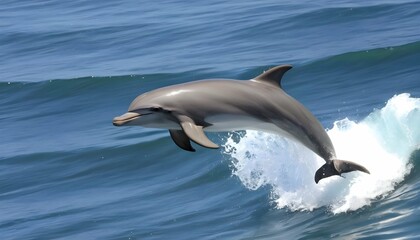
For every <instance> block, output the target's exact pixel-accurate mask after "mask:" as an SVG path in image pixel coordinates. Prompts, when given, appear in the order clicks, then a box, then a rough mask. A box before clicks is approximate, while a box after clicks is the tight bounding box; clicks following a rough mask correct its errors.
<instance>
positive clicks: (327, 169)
mask: <svg viewBox="0 0 420 240" xmlns="http://www.w3.org/2000/svg"><path fill="white" fill-rule="evenodd" d="M353 171H361V172H364V173H367V174H370V172H369V170H367V169H366V168H365V167H363V166H362V165H360V164H357V163H354V162H350V161H345V160H338V159H334V160H331V161H330V162H327V163H325V164H324V165H322V167H320V168H319V169H318V170H317V171H316V173H315V183H318V182H319V181H320V180H321V179H323V178H327V177H331V176H334V175H338V176H341V174H342V173H348V172H353Z"/></svg>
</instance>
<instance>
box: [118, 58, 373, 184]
mask: <svg viewBox="0 0 420 240" xmlns="http://www.w3.org/2000/svg"><path fill="white" fill-rule="evenodd" d="M291 68H292V66H291V65H281V66H277V67H274V68H271V69H269V70H267V71H265V72H264V73H262V74H261V75H259V76H257V77H255V78H253V79H250V80H232V79H209V80H199V81H193V82H188V83H184V84H178V85H172V86H167V87H162V88H159V89H156V90H153V91H150V92H146V93H144V94H141V95H139V96H138V97H137V98H135V99H134V101H133V102H132V103H131V105H130V106H129V108H128V112H127V113H125V114H123V115H121V116H119V117H115V118H114V120H113V124H114V125H115V126H143V127H149V128H163V129H169V134H170V136H171V137H172V139H173V141H174V142H175V144H176V145H178V146H179V147H180V148H182V149H184V150H187V151H192V152H194V151H195V149H194V148H193V147H192V145H191V141H192V142H195V143H196V144H198V145H201V146H203V147H207V148H218V147H219V146H218V145H217V144H215V143H214V142H212V141H211V140H210V139H209V138H208V137H207V136H206V135H205V133H204V132H205V131H206V132H225V131H235V130H259V131H265V132H270V133H276V134H280V135H282V136H285V137H287V138H290V139H292V140H294V141H296V142H298V143H300V144H302V145H303V146H305V147H307V148H308V149H310V150H311V151H313V152H314V153H315V154H317V155H318V156H320V157H321V158H323V159H324V160H325V162H326V163H325V164H324V165H323V166H321V168H319V169H318V170H317V171H316V173H315V182H316V183H318V182H319V181H320V180H321V179H323V178H327V177H330V176H334V175H338V176H341V174H342V173H347V172H352V171H356V170H358V171H362V172H365V173H368V174H369V171H368V170H367V169H366V168H365V167H363V166H361V165H359V164H357V163H354V162H350V161H345V160H339V159H336V154H335V150H334V146H333V144H332V142H331V139H330V138H329V137H328V134H327V133H326V132H325V129H324V128H323V127H322V125H321V123H320V122H319V121H318V120H317V119H316V118H315V116H314V115H312V113H310V112H309V110H308V109H306V108H305V107H304V106H303V105H302V104H301V103H299V102H298V101H297V100H295V99H294V98H293V97H291V96H289V95H288V94H287V93H286V92H285V91H284V90H283V88H282V86H281V79H282V77H283V75H284V74H285V73H286V72H287V71H288V70H289V69H291Z"/></svg>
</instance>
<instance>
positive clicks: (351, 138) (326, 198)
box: [224, 93, 420, 214]
mask: <svg viewBox="0 0 420 240" xmlns="http://www.w3.org/2000/svg"><path fill="white" fill-rule="evenodd" d="M419 119H420V99H419V98H413V97H410V95H409V94H407V93H403V94H399V95H396V96H394V97H392V98H391V99H389V100H388V102H387V103H386V105H385V106H384V107H383V108H382V109H377V110H374V111H373V112H372V113H371V114H370V115H369V116H368V117H366V118H365V119H363V120H362V121H360V122H354V121H351V120H349V119H347V118H346V119H342V120H339V121H336V122H335V123H334V127H333V128H332V129H330V130H327V132H328V135H329V136H330V138H331V140H332V142H333V143H334V146H335V148H336V152H337V157H338V159H346V160H351V161H354V162H357V163H360V164H362V165H363V166H365V167H366V168H367V169H369V171H370V172H371V174H370V175H368V174H364V173H361V172H352V173H347V174H344V178H345V179H343V178H340V177H330V178H326V179H323V180H321V181H320V183H319V184H315V182H314V174H315V171H316V170H317V169H318V168H319V167H320V166H322V164H324V160H323V159H321V158H320V157H318V156H317V155H315V154H314V153H313V152H311V151H310V150H308V149H306V148H305V147H303V146H302V145H300V144H298V143H295V142H293V141H290V140H288V139H286V138H284V137H282V136H278V135H273V134H268V133H264V132H258V131H246V132H244V133H232V134H230V135H229V137H228V139H227V141H226V143H225V144H224V153H225V154H227V155H228V156H229V157H230V158H232V168H233V175H235V176H237V177H238V178H239V179H240V181H241V182H242V183H243V184H244V185H245V186H246V187H247V188H249V189H252V190H256V189H258V188H260V187H262V186H267V185H268V186H270V187H271V199H272V201H273V203H274V204H275V206H276V207H277V208H287V209H290V210H292V211H302V210H303V211H305V210H309V211H311V210H313V209H315V208H320V207H327V208H328V209H330V211H331V212H333V213H334V214H336V213H341V212H347V211H354V210H357V209H360V208H362V207H364V206H368V205H370V204H371V203H372V201H374V200H375V199H377V198H380V197H383V196H385V195H386V194H387V193H389V192H390V191H393V190H394V189H395V188H396V186H397V185H398V184H399V183H401V182H402V181H403V180H404V177H405V176H406V175H408V174H409V173H410V171H411V169H412V168H413V167H414V165H413V163H412V162H411V161H410V157H411V155H412V154H413V152H414V151H416V150H417V149H419V148H420V125H419V124H418V123H419Z"/></svg>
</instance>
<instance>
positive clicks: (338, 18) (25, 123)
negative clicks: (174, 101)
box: [0, 0, 420, 239]
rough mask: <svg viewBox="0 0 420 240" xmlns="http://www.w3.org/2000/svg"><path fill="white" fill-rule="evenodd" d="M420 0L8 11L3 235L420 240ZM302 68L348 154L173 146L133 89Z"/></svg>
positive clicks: (9, 3)
mask: <svg viewBox="0 0 420 240" xmlns="http://www.w3.org/2000/svg"><path fill="white" fill-rule="evenodd" d="M419 23H420V2H419V1H388V0H377V1H340V2H337V1H329V0H321V1H272V0H262V1H217V0H216V1H209V2H202V1H180V0H163V1H147V0H146V1H134V0H127V1H98V0H74V1H57V0H48V1H35V0H27V1H16V0H3V1H2V2H1V4H0V56H1V57H0V123H1V124H0V140H1V141H0V238H1V239H330V238H331V239H420V229H419V226H420V197H419V193H420V184H419V180H420V166H419V165H420V28H419ZM280 64H292V65H293V66H294V68H293V69H292V70H290V71H289V72H288V73H287V74H286V75H285V76H284V78H283V81H282V86H283V88H284V90H285V91H286V92H287V93H288V94H290V95H291V96H293V97H294V98H296V99H297V100H299V101H300V102H301V103H303V104H304V105H305V106H306V107H307V108H308V109H309V110H310V111H311V112H312V113H313V114H314V115H315V116H316V117H317V118H318V119H319V120H320V121H321V123H322V124H323V126H324V127H325V129H326V131H327V133H328V134H329V136H330V138H331V139H332V142H333V143H334V146H335V148H336V151H337V155H338V157H339V158H341V159H349V160H352V161H355V162H358V163H360V164H362V165H364V166H366V168H368V169H369V170H370V172H371V174H370V175H367V174H363V173H360V172H353V173H349V174H345V175H344V176H343V178H340V177H330V178H328V179H324V180H322V181H321V182H320V183H319V184H315V183H314V181H313V177H314V173H315V171H316V170H317V169H318V168H319V167H320V166H321V165H322V164H323V160H322V159H320V158H319V157H318V156H316V155H315V154H314V153H313V152H311V151H309V150H307V149H306V148H305V147H303V146H302V145H300V144H298V143H295V142H291V141H290V140H288V139H286V138H284V137H282V136H278V135H272V134H268V133H264V132H257V131H238V132H223V133H212V134H209V137H210V138H211V139H212V141H214V142H216V143H217V144H219V145H221V146H222V147H221V148H220V149H219V150H212V149H206V148H202V147H200V146H198V145H195V146H194V147H195V148H196V149H197V152H195V153H190V152H186V151H183V150H181V149H179V148H178V147H177V146H176V145H175V144H174V143H173V141H172V140H171V138H170V136H169V133H168V132H167V130H162V129H150V128H142V127H124V128H116V127H114V126H113V125H112V119H113V118H114V117H115V116H118V115H120V114H122V113H124V112H126V110H127V108H128V106H129V104H130V102H131V101H132V100H133V99H134V98H135V97H136V96H137V95H139V94H141V93H144V92H147V91H150V90H153V89H156V88H159V87H163V86H168V85H173V84H177V83H184V82H190V81H194V80H198V79H206V78H231V79H243V80H247V79H251V78H253V77H255V76H257V75H259V74H261V73H262V72H263V71H265V70H267V69H269V68H271V67H273V66H276V65H280Z"/></svg>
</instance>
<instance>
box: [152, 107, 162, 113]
mask: <svg viewBox="0 0 420 240" xmlns="http://www.w3.org/2000/svg"><path fill="white" fill-rule="evenodd" d="M161 110H162V108H161V107H151V108H150V111H152V112H160V111H161Z"/></svg>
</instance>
